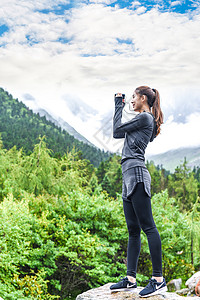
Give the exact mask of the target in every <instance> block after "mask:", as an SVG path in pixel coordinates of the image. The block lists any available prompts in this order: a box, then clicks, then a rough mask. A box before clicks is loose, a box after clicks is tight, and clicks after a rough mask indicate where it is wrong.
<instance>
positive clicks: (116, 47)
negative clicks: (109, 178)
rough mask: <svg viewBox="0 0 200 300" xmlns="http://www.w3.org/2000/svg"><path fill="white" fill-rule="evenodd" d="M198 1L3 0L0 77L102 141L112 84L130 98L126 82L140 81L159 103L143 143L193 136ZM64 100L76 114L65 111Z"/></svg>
mask: <svg viewBox="0 0 200 300" xmlns="http://www.w3.org/2000/svg"><path fill="white" fill-rule="evenodd" d="M55 3H56V4H55ZM199 7H200V1H182V0H178V1H162V0H157V1H126V0H124V1H114V0H104V1H103V0H83V1H70V0H57V1H56V2H55V1H53V0H38V1H35V0H10V1H9V2H8V1H6V0H2V1H1V9H0V68H1V70H3V72H1V74H0V86H1V87H3V88H5V89H6V90H7V91H8V92H10V93H11V94H13V96H14V97H17V98H19V99H20V100H22V101H24V102H25V103H26V104H27V105H29V106H30V107H31V108H36V107H41V108H44V109H46V110H47V111H48V112H49V113H51V114H53V115H54V116H56V117H61V118H63V119H64V120H66V121H67V122H68V123H70V124H71V125H72V126H73V127H74V128H75V129H76V130H77V131H79V132H80V133H81V134H83V135H85V136H86V138H87V139H89V140H91V141H92V142H93V143H95V144H97V145H98V146H100V147H101V146H102V144H105V142H102V143H100V144H98V141H97V140H96V139H95V136H96V132H98V131H99V129H100V128H101V127H102V124H104V123H106V121H105V120H106V118H112V113H113V94H114V93H115V92H116V91H122V92H124V93H125V94H126V95H127V99H129V98H130V96H131V94H132V92H133V90H134V88H135V87H137V86H138V85H144V84H145V85H149V86H150V87H153V88H157V89H158V90H159V91H160V94H161V99H162V108H163V111H164V113H165V124H164V125H163V130H162V132H163V133H162V135H161V136H160V137H159V138H158V139H157V140H156V142H155V143H153V144H154V145H152V146H151V147H150V151H151V152H152V153H155V152H164V151H165V150H169V149H173V148H178V147H183V146H195V145H196V146H197V145H200V137H199V139H198V138H196V137H195V136H197V135H195V134H193V133H195V131H197V128H198V127H199V126H200V100H199V99H200V90H199V87H200V76H199V75H200V71H199V70H200V68H199V63H200V51H199V50H200V38H199V28H200V8H199ZM27 95H29V96H28V98H27ZM30 99H32V100H30ZM70 101H73V103H74V105H73V107H75V105H77V106H78V105H81V107H82V110H81V111H82V114H85V116H84V117H83V116H82V115H81V116H80V115H78V114H77V115H74V114H73V113H72V112H71V111H70V107H71V106H70V105H69V103H70ZM185 108H186V109H185ZM94 111H95V112H96V113H94ZM91 112H92V113H91ZM130 116H131V114H130ZM106 124H107V123H106ZM110 126H111V125H110ZM103 131H105V130H103ZM103 131H102V136H101V137H100V139H102V141H103V140H104V136H103V134H104V133H103ZM191 132H192V134H191ZM110 140H111V139H110ZM105 146H106V147H107V148H108V150H112V149H113V147H114V146H113V144H112V143H111V144H109V145H105Z"/></svg>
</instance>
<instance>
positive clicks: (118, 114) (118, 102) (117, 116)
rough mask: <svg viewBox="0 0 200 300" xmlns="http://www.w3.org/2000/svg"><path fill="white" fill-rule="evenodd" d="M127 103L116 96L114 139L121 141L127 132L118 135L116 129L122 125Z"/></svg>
mask: <svg viewBox="0 0 200 300" xmlns="http://www.w3.org/2000/svg"><path fill="white" fill-rule="evenodd" d="M124 105H125V103H124V102H122V96H116V97H115V114H114V117H113V137H114V138H115V139H121V138H124V137H125V132H122V133H118V132H117V130H116V128H117V127H118V125H120V124H121V118H122V110H123V107H124Z"/></svg>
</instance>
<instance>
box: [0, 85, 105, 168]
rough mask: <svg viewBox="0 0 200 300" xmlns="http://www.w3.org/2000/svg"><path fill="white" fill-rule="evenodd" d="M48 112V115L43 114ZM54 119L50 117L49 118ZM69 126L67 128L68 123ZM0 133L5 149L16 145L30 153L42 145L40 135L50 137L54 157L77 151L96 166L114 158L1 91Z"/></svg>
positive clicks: (48, 144) (48, 143)
mask: <svg viewBox="0 0 200 300" xmlns="http://www.w3.org/2000/svg"><path fill="white" fill-rule="evenodd" d="M43 113H44V112H43ZM48 118H50V116H48ZM65 126H67V125H66V124H65ZM0 133H1V137H2V141H3V144H4V147H5V148H6V149H10V148H12V147H13V146H16V147H17V149H19V148H22V147H23V149H24V151H25V152H27V153H29V152H30V151H32V150H33V148H34V145H35V144H36V143H38V141H39V140H38V138H39V136H41V137H42V136H45V137H46V143H47V146H48V147H49V148H50V149H51V150H52V151H53V155H57V156H61V155H63V154H64V153H67V152H69V151H71V150H72V149H73V148H75V150H76V151H77V152H79V153H78V155H79V156H80V157H81V158H85V159H88V160H89V161H90V162H91V163H92V164H94V166H96V167H97V166H98V165H99V164H100V162H101V161H104V160H106V159H108V157H110V155H111V153H110V152H108V151H107V152H105V151H102V150H100V149H99V148H97V147H95V146H93V145H91V144H89V143H86V142H83V141H79V140H77V139H76V138H75V137H74V136H73V135H70V134H69V133H68V132H67V131H66V130H65V129H62V128H61V126H59V123H57V125H56V124H54V123H53V122H52V121H50V120H47V118H46V116H42V117H41V116H40V115H39V113H37V114H36V113H33V111H32V110H31V109H29V108H28V107H27V106H26V105H25V104H24V103H22V102H20V101H18V99H14V98H13V97H12V95H10V94H9V93H8V92H6V91H4V90H3V89H2V88H0Z"/></svg>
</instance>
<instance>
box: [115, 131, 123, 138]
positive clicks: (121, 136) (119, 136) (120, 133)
mask: <svg viewBox="0 0 200 300" xmlns="http://www.w3.org/2000/svg"><path fill="white" fill-rule="evenodd" d="M124 137H125V133H122V132H116V131H114V132H113V138H114V139H122V138H124Z"/></svg>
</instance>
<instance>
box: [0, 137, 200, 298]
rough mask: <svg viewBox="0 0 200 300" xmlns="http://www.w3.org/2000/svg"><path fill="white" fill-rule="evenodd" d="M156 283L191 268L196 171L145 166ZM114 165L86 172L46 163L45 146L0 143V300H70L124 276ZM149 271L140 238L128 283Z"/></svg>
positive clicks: (195, 249) (82, 163)
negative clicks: (160, 276)
mask: <svg viewBox="0 0 200 300" xmlns="http://www.w3.org/2000/svg"><path fill="white" fill-rule="evenodd" d="M147 167H148V169H149V171H150V174H151V177H152V207H153V214H154V219H155V222H156V225H157V227H158V230H159V232H160V235H161V240H162V249H163V271H164V276H165V278H166V281H169V280H171V279H174V278H182V280H183V286H184V283H185V281H186V280H187V279H188V277H189V276H191V275H192V274H193V273H194V272H195V271H197V270H199V268H200V235H199V228H200V218H199V213H200V205H199V193H200V176H199V174H200V170H199V168H195V169H194V170H191V169H190V168H188V167H187V161H186V160H185V161H184V162H183V164H181V165H180V166H178V167H177V168H176V170H175V171H174V173H171V174H170V173H169V172H166V171H165V170H164V169H163V168H161V167H156V166H155V165H154V164H153V163H152V162H147ZM121 184H122V179H121V165H120V156H118V155H116V154H113V155H112V156H110V157H109V158H108V159H107V160H106V161H104V162H101V163H100V164H99V166H98V167H95V166H94V165H93V164H92V163H91V162H90V161H89V160H87V159H83V158H81V157H80V153H79V152H76V151H75V150H74V149H72V150H71V151H69V152H68V153H66V154H64V155H63V156H59V157H54V156H53V155H52V150H50V149H49V148H48V147H47V144H46V141H45V137H42V138H40V140H39V143H37V144H35V146H34V148H33V151H32V152H29V153H26V152H25V151H24V149H23V148H20V149H17V147H16V146H14V147H12V148H11V149H6V148H5V147H4V145H3V142H2V140H1V142H0V215H1V218H0V234H1V240H0V243H1V246H0V247H1V253H0V296H1V297H3V299H5V300H7V299H11V300H15V299H16V300H17V299H18V300H19V299H63V300H69V299H75V297H76V295H77V294H79V293H81V292H83V291H86V290H88V289H90V288H94V287H98V286H100V285H103V284H105V283H108V282H116V280H117V279H119V277H120V276H121V275H124V274H125V272H126V251H127V241H128V232H127V228H126V223H125V219H124V215H123V204H122V198H121ZM151 272H152V269H151V260H150V254H149V250H148V244H147V239H146V237H145V235H144V234H142V249H141V254H140V258H139V268H138V276H137V281H138V283H139V285H144V284H145V280H147V279H148V278H149V276H150V274H151Z"/></svg>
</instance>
